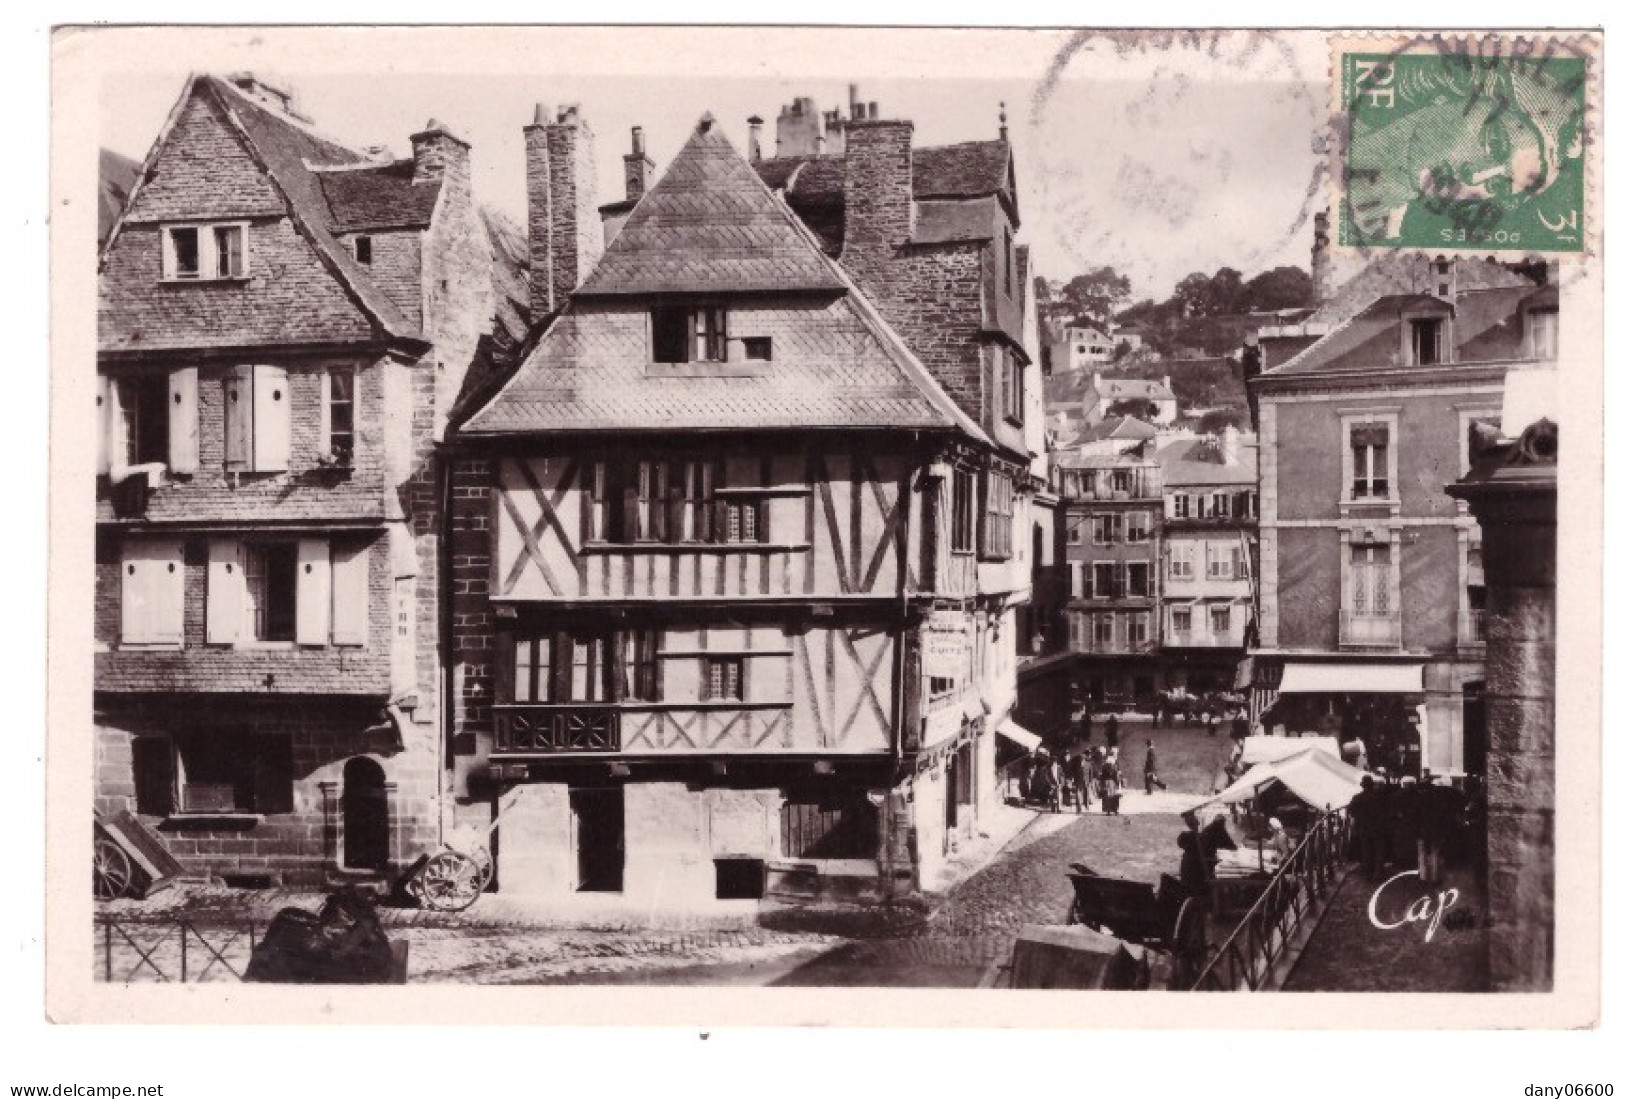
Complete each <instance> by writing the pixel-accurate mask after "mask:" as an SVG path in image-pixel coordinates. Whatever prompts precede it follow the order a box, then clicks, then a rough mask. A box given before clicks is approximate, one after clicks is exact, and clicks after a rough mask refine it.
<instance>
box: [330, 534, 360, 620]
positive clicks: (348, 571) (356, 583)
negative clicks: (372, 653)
mask: <svg viewBox="0 0 1625 1099" xmlns="http://www.w3.org/2000/svg"><path fill="white" fill-rule="evenodd" d="M367 560H368V553H367V547H366V546H364V545H355V544H352V543H335V544H334V546H333V644H335V645H365V644H366V643H367Z"/></svg>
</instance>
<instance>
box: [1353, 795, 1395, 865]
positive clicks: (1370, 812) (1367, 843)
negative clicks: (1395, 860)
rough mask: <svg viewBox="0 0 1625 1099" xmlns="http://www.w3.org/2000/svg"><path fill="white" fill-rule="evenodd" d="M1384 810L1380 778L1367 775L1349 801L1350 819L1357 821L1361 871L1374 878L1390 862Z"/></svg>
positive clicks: (1355, 822) (1356, 838)
mask: <svg viewBox="0 0 1625 1099" xmlns="http://www.w3.org/2000/svg"><path fill="white" fill-rule="evenodd" d="M1382 814H1383V794H1382V792H1381V790H1380V788H1379V787H1378V786H1377V780H1376V779H1374V778H1372V777H1371V776H1370V775H1366V776H1365V777H1364V778H1362V779H1361V780H1360V792H1359V793H1358V794H1355V795H1354V797H1353V798H1352V799H1350V801H1349V819H1350V820H1352V821H1353V822H1354V845H1355V848H1356V850H1358V851H1359V853H1360V871H1361V873H1363V874H1364V875H1365V879H1366V881H1370V882H1374V881H1376V880H1377V879H1378V878H1379V877H1380V876H1381V875H1382V868H1383V865H1384V864H1385V863H1386V862H1387V859H1386V858H1385V857H1384V854H1383V845H1384V842H1385V841H1386V839H1387V836H1386V834H1385V833H1386V830H1387V829H1386V822H1385V821H1384V820H1383V819H1382Z"/></svg>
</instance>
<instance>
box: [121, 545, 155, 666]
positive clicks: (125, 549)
mask: <svg viewBox="0 0 1625 1099" xmlns="http://www.w3.org/2000/svg"><path fill="white" fill-rule="evenodd" d="M120 550H121V552H120V554H119V569H118V575H119V640H120V641H122V642H133V643H137V644H139V643H143V642H145V641H147V640H148V633H149V631H148V626H147V623H148V621H149V620H150V619H151V614H150V611H149V608H150V607H151V605H152V597H151V595H150V594H149V592H148V580H149V578H150V577H151V575H152V564H151V562H149V561H148V560H147V555H146V552H145V551H146V546H145V545H144V544H143V543H141V542H134V541H126V542H125V543H124V544H123V546H122V547H120Z"/></svg>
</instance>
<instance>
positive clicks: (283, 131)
mask: <svg viewBox="0 0 1625 1099" xmlns="http://www.w3.org/2000/svg"><path fill="white" fill-rule="evenodd" d="M199 83H200V84H201V85H202V86H203V87H205V88H207V89H208V90H209V91H211V92H212V93H213V94H214V95H215V96H216V97H217V98H218V99H219V101H220V104H221V106H222V107H224V108H225V109H226V110H227V111H228V112H229V113H230V114H231V116H232V117H233V118H235V119H236V120H237V122H238V125H239V126H240V127H241V128H242V130H243V132H244V134H245V135H246V136H247V138H248V140H249V144H250V146H251V147H252V148H253V150H254V152H255V153H257V154H258V155H259V157H260V159H261V161H262V162H263V163H264V165H265V169H266V171H267V172H269V173H270V175H271V178H272V179H273V180H275V181H276V184H277V186H278V187H280V188H281V189H282V192H283V193H284V194H285V195H287V196H288V204H289V205H290V206H291V207H292V208H293V214H294V217H295V219H296V221H297V222H298V223H299V224H300V225H301V227H302V228H304V230H305V232H306V235H307V236H308V237H309V238H310V240H311V243H312V244H313V245H315V247H316V251H317V252H318V254H320V255H321V257H322V259H323V261H324V262H325V263H327V264H328V265H329V266H330V267H331V268H332V269H333V270H334V272H335V273H336V274H337V275H338V277H339V279H340V281H342V282H343V283H344V284H345V285H346V286H348V287H349V289H350V290H351V292H352V293H353V294H354V295H355V296H356V298H357V299H358V300H359V303H360V305H361V307H362V308H363V309H364V310H365V311H366V312H367V313H368V314H370V315H371V317H372V319H373V320H374V321H376V322H377V323H378V325H379V326H380V327H381V328H383V330H384V331H385V332H386V333H388V334H389V335H391V336H404V337H409V338H421V333H420V332H419V330H418V327H417V325H415V324H413V323H412V322H411V321H410V320H408V319H407V318H406V316H405V315H404V314H402V313H401V311H400V310H399V309H398V308H397V307H396V306H395V303H394V302H392V301H390V299H389V296H388V295H387V294H385V293H384V292H383V291H382V290H381V289H379V287H378V286H377V284H376V283H374V282H373V279H372V276H371V275H370V274H369V273H368V272H367V271H366V270H365V269H363V268H362V266H361V265H360V264H358V263H357V262H356V261H355V259H354V257H353V256H351V254H350V250H349V249H348V248H345V247H344V246H343V245H341V244H340V243H339V242H338V241H337V240H335V239H333V232H334V229H333V227H332V225H331V222H330V221H329V215H330V212H329V210H328V206H327V200H326V196H325V195H324V193H323V189H322V184H321V181H320V178H319V176H318V173H316V172H314V171H312V170H311V167H312V166H323V167H333V166H337V165H344V164H365V163H367V162H368V158H367V156H366V155H365V154H363V153H359V152H357V151H355V150H354V149H349V148H346V147H345V146H343V145H340V144H339V143H338V142H336V141H331V140H329V139H327V138H325V137H323V136H321V135H320V134H318V133H316V132H315V131H314V130H311V129H308V128H306V127H304V126H301V125H300V124H298V123H297V122H295V121H294V120H293V119H291V118H289V117H287V116H285V115H281V114H278V113H276V112H273V111H271V110H268V109H267V108H265V107H263V106H261V105H260V104H259V103H257V102H255V101H254V100H253V99H252V98H250V97H249V96H247V95H245V94H243V93H242V92H241V91H239V90H238V89H237V88H235V87H233V86H232V85H231V84H230V83H229V82H228V81H225V80H221V79H220V78H219V77H214V76H205V77H202V78H200V79H199Z"/></svg>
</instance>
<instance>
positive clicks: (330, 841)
mask: <svg viewBox="0 0 1625 1099" xmlns="http://www.w3.org/2000/svg"><path fill="white" fill-rule="evenodd" d="M380 720H381V714H380V709H379V707H378V705H377V704H376V703H374V704H370V705H369V704H364V703H361V702H359V701H349V702H347V701H343V700H335V699H325V700H316V699H310V698H306V699H276V698H266V697H264V696H252V695H237V696H216V697H214V698H213V699H211V700H210V702H209V703H208V705H206V706H200V707H195V708H193V709H191V710H184V709H177V708H176V707H174V706H172V705H169V704H166V703H161V702H150V703H149V702H143V701H138V700H121V699H113V700H111V701H110V703H109V704H107V705H99V707H98V714H97V723H96V727H95V766H96V808H97V809H98V810H100V811H101V812H103V813H110V814H116V813H119V812H122V811H124V810H126V809H127V810H129V811H131V812H135V811H136V810H137V805H136V791H135V779H134V774H133V768H134V758H133V757H134V753H133V749H132V743H133V741H134V739H135V738H136V737H165V736H169V735H174V734H177V733H203V734H212V735H233V736H241V737H253V736H258V735H262V734H267V733H290V734H292V742H293V776H294V781H293V801H292V810H291V811H290V812H285V813H269V814H264V815H258V816H254V815H249V816H246V817H243V818H241V819H236V820H232V821H229V822H228V821H224V820H221V819H218V818H209V817H199V816H193V817H190V818H189V817H187V816H186V815H184V814H177V815H172V816H170V817H167V818H165V817H159V816H143V818H142V819H143V820H145V821H146V822H147V823H148V824H149V825H151V826H153V827H154V828H156V829H158V831H159V834H160V835H161V836H162V838H163V842H164V845H165V846H166V847H167V848H168V849H169V851H170V852H171V853H172V854H173V855H174V856H175V857H176V858H177V859H179V860H180V861H181V863H182V864H183V865H184V866H185V867H186V869H187V872H188V873H190V874H196V875H200V876H210V877H214V878H221V877H231V876H237V875H241V876H247V877H264V878H268V879H269V880H270V882H271V883H272V884H288V885H319V884H322V883H323V882H324V881H325V880H327V878H328V877H329V876H330V872H331V871H333V870H335V869H337V868H338V863H339V859H340V853H341V852H342V849H343V820H342V812H341V810H340V799H341V796H342V791H343V781H342V779H343V773H344V765H345V763H346V762H347V761H348V760H350V759H352V758H354V757H356V756H362V755H365V756H370V757H371V758H373V759H375V760H376V761H377V762H378V763H379V765H380V766H381V767H382V768H383V771H384V778H385V781H386V783H388V784H390V785H389V788H388V799H389V815H390V862H391V865H392V866H393V867H394V868H396V869H400V868H402V867H404V866H405V865H406V864H408V863H410V862H411V861H412V859H414V858H416V857H417V855H418V854H419V853H420V852H422V851H424V850H428V849H431V848H433V846H434V845H435V843H436V842H437V837H438V835H439V832H438V810H437V808H436V789H437V781H438V776H437V774H436V770H435V766H434V760H435V754H434V745H433V741H432V738H433V735H434V734H433V731H432V730H429V731H427V733H417V734H414V733H413V732H412V730H410V728H409V730H408V737H407V739H406V742H405V744H404V745H403V748H402V749H396V748H395V747H394V746H393V745H392V744H390V743H389V737H388V736H387V735H384V734H380V733H367V732H366V731H365V730H367V729H368V727H369V726H374V725H376V724H378V723H379V722H380ZM425 740H427V742H426V743H425Z"/></svg>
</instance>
